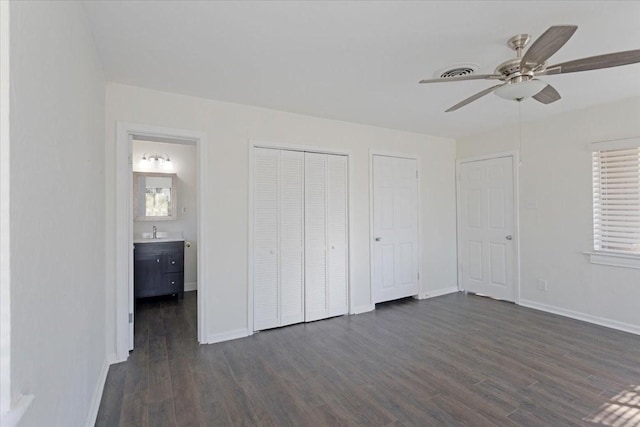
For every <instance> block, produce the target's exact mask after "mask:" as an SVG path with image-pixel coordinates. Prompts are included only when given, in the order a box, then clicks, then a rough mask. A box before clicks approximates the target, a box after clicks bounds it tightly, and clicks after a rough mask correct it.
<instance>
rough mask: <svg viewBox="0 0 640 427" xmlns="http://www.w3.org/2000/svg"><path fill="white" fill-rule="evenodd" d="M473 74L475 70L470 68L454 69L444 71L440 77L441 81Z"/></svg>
mask: <svg viewBox="0 0 640 427" xmlns="http://www.w3.org/2000/svg"><path fill="white" fill-rule="evenodd" d="M475 72H476V70H474V69H473V68H471V67H456V68H451V69H449V70H446V71H444V72H443V73H442V74H440V77H441V78H443V79H447V78H450V77H460V76H468V75H471V74H474V73H475Z"/></svg>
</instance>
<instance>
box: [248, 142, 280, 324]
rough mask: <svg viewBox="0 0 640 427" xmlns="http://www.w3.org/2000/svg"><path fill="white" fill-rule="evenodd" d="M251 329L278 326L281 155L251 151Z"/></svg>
mask: <svg viewBox="0 0 640 427" xmlns="http://www.w3.org/2000/svg"><path fill="white" fill-rule="evenodd" d="M254 150H255V151H254V174H253V175H254V201H253V209H254V213H253V217H254V224H253V327H254V329H255V330H261V329H268V328H274V327H276V326H280V304H279V300H280V295H279V286H278V282H279V278H278V273H279V271H278V270H279V269H278V233H279V221H278V211H279V207H278V204H279V203H278V176H279V174H280V171H279V166H280V152H279V151H278V150H269V149H264V148H255V149H254Z"/></svg>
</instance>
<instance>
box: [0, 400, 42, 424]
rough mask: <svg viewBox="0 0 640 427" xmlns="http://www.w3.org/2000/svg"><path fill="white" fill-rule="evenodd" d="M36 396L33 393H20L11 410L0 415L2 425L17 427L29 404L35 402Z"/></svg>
mask: <svg viewBox="0 0 640 427" xmlns="http://www.w3.org/2000/svg"><path fill="white" fill-rule="evenodd" d="M33 399H34V396H33V394H27V395H24V394H22V395H20V396H18V398H17V399H16V401H15V402H14V404H13V405H12V406H13V407H12V408H11V410H10V411H8V412H3V413H2V416H1V417H0V425H2V427H17V426H18V424H19V423H20V419H21V418H22V416H23V415H24V414H25V412H27V409H29V406H31V402H33Z"/></svg>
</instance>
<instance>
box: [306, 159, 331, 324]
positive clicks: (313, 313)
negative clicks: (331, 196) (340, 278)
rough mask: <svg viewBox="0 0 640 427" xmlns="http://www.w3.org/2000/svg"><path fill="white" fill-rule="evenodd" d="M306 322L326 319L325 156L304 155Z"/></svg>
mask: <svg viewBox="0 0 640 427" xmlns="http://www.w3.org/2000/svg"><path fill="white" fill-rule="evenodd" d="M304 157H305V171H304V172H305V179H304V182H305V197H304V200H305V204H304V214H305V221H304V229H305V250H304V251H305V269H304V272H305V281H304V288H305V321H307V322H310V321H313V320H318V319H323V318H325V317H327V310H328V301H327V175H328V173H327V155H326V154H317V153H305V154H304Z"/></svg>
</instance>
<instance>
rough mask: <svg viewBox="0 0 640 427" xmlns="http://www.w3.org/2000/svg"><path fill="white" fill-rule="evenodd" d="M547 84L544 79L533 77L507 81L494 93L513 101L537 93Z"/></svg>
mask: <svg viewBox="0 0 640 427" xmlns="http://www.w3.org/2000/svg"><path fill="white" fill-rule="evenodd" d="M546 86H547V84H546V83H545V82H543V81H542V80H537V79H532V80H527V81H524V82H518V83H507V84H505V85H502V86H500V87H499V88H497V89H496V90H495V91H493V93H495V94H496V95H498V96H499V97H500V98H504V99H508V100H511V101H521V100H523V99H525V98H530V97H532V96H533V95H536V94H537V93H539V92H540V91H541V90H542V89H544V88H545V87H546Z"/></svg>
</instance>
